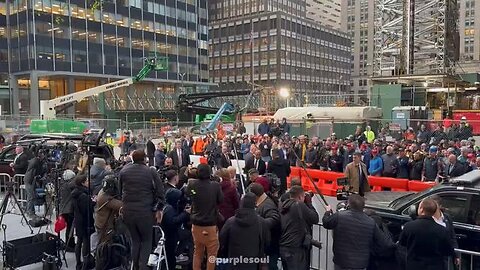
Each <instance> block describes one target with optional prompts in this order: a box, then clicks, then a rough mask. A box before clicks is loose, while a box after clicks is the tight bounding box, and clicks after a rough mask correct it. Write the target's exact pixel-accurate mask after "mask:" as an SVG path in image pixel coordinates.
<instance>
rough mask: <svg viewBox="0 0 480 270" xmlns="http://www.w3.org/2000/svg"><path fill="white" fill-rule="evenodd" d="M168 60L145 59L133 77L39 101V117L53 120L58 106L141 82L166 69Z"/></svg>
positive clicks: (71, 103)
mask: <svg viewBox="0 0 480 270" xmlns="http://www.w3.org/2000/svg"><path fill="white" fill-rule="evenodd" d="M167 60H168V58H164V57H162V58H157V57H153V58H145V65H144V66H143V68H142V69H141V70H140V71H139V72H138V74H137V75H136V76H134V77H130V78H126V79H123V80H119V81H115V82H111V83H107V84H104V85H100V86H96V87H92V88H89V89H86V90H83V91H80V92H76V93H72V94H68V95H65V96H61V97H57V98H54V99H50V100H41V101H40V116H41V118H42V119H45V120H49V119H55V118H56V114H57V108H58V107H60V106H69V105H73V104H74V103H76V102H80V101H82V100H83V99H85V98H88V97H91V96H94V95H98V94H101V93H105V92H108V91H113V90H115V89H118V88H121V87H126V86H129V85H132V84H134V83H137V82H139V81H142V80H143V79H145V77H146V76H147V75H148V74H149V73H150V72H152V71H154V70H155V71H164V70H167V69H168V61H167Z"/></svg>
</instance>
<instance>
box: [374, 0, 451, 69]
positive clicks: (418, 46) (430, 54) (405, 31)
mask: <svg viewBox="0 0 480 270" xmlns="http://www.w3.org/2000/svg"><path fill="white" fill-rule="evenodd" d="M457 21H458V6H457V0H375V39H374V41H375V57H374V63H373V74H374V76H376V77H379V76H391V75H417V74H453V73H454V72H455V65H456V62H457V61H458V48H459V35H458V27H457Z"/></svg>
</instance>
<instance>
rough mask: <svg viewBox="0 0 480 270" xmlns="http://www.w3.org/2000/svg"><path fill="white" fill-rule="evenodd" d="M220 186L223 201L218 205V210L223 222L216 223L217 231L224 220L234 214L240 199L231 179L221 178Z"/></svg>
mask: <svg viewBox="0 0 480 270" xmlns="http://www.w3.org/2000/svg"><path fill="white" fill-rule="evenodd" d="M220 186H221V187H222V192H223V202H222V203H220V204H219V205H218V210H219V211H220V214H222V216H223V222H220V224H218V230H219V231H220V229H221V228H222V226H223V224H224V223H225V221H227V219H229V218H231V217H233V216H234V215H235V211H236V210H237V209H238V207H239V201H240V199H239V197H238V193H237V189H236V188H235V186H234V185H233V183H232V181H229V180H223V181H222V182H220Z"/></svg>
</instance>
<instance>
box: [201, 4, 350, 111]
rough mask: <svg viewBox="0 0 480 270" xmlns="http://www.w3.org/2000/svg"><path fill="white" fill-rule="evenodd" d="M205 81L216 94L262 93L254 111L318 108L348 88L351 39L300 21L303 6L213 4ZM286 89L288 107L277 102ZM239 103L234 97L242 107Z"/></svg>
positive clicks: (307, 21)
mask: <svg viewBox="0 0 480 270" xmlns="http://www.w3.org/2000/svg"><path fill="white" fill-rule="evenodd" d="M209 5H210V6H209V16H210V37H209V38H210V78H211V82H213V83H217V84H218V88H216V89H219V90H225V91H228V90H240V89H251V88H252V85H254V87H256V88H257V89H261V90H262V93H263V94H262V95H261V98H260V100H257V102H258V103H256V105H254V106H257V107H258V106H263V107H268V108H267V109H275V108H278V107H280V106H285V105H286V104H289V105H292V106H303V105H304V104H319V103H324V102H322V101H321V98H322V95H330V97H331V99H332V100H336V99H337V98H338V97H339V95H341V94H343V93H345V92H348V91H349V88H350V54H351V52H350V47H351V44H350V39H349V38H348V36H347V34H346V33H343V32H340V31H338V30H334V29H332V28H330V27H326V26H324V25H322V24H320V23H317V22H314V21H312V20H309V19H305V16H306V1H305V0H303V1H298V0H295V1H293V0H267V1H264V0H256V1H252V0H233V1H230V0H213V1H210V2H209ZM280 88H288V89H289V90H290V98H289V102H286V101H285V100H282V98H281V97H279V94H278V91H279V89H280ZM242 100H244V99H240V98H238V99H237V101H239V102H241V101H242Z"/></svg>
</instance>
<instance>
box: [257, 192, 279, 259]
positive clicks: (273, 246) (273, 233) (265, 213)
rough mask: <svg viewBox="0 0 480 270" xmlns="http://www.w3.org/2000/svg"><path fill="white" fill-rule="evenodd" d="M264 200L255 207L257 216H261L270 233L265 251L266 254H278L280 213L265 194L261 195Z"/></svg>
mask: <svg viewBox="0 0 480 270" xmlns="http://www.w3.org/2000/svg"><path fill="white" fill-rule="evenodd" d="M263 196H264V197H263V198H262V199H264V200H263V201H262V202H261V203H260V204H259V205H257V209H256V211H257V214H258V215H259V216H261V217H262V218H263V219H264V221H265V225H267V227H268V230H269V232H270V245H269V246H268V247H267V249H266V250H265V252H266V254H278V252H279V251H278V248H279V241H280V234H281V228H280V213H279V212H278V207H277V205H275V203H274V202H273V200H272V199H271V198H270V197H268V196H267V195H266V194H265V193H264V194H263Z"/></svg>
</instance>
